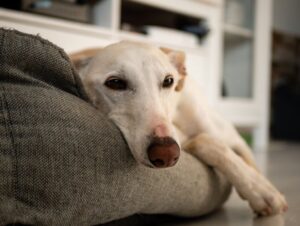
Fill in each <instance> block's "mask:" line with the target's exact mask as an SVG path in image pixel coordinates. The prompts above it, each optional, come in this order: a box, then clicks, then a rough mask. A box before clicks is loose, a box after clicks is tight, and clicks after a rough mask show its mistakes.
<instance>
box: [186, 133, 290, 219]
mask: <svg viewBox="0 0 300 226" xmlns="http://www.w3.org/2000/svg"><path fill="white" fill-rule="evenodd" d="M183 148H184V149H185V151H187V152H189V153H191V154H192V155H194V156H195V157H197V158H198V159H200V160H202V161H203V162H205V163H206V164H208V165H210V166H212V167H215V168H216V169H218V170H219V171H220V172H221V173H223V174H224V175H225V176H226V177H227V179H228V180H229V181H230V182H231V183H232V185H233V186H234V187H235V188H236V190H237V191H238V193H239V194H240V195H241V196H242V197H243V198H245V199H246V200H248V202H249V204H250V206H251V208H252V209H253V210H254V211H255V212H256V213H257V214H259V215H271V214H277V213H281V212H284V211H286V210H287V203H286V201H285V198H284V196H283V195H282V194H281V193H279V192H278V191H277V189H276V188H275V187H274V186H273V185H272V184H271V183H270V182H269V181H268V180H267V179H266V178H265V177H264V176H263V175H262V174H260V173H259V172H258V171H257V170H255V169H254V168H253V167H251V166H249V165H248V164H247V163H246V162H245V161H244V160H243V159H242V158H240V157H239V156H238V155H236V154H235V153H234V152H233V151H232V150H231V149H230V148H229V147H228V146H227V145H226V144H224V143H222V141H219V140H217V139H215V138H214V137H212V136H210V135H208V134H200V135H198V136H196V137H195V138H193V139H192V140H189V141H187V142H186V143H185V144H184V146H183Z"/></svg>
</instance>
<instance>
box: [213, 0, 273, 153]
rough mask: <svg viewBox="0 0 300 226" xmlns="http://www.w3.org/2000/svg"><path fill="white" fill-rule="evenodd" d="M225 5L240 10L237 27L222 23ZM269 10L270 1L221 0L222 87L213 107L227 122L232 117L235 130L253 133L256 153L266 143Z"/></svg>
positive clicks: (267, 131) (224, 21) (225, 22)
mask: <svg viewBox="0 0 300 226" xmlns="http://www.w3.org/2000/svg"><path fill="white" fill-rule="evenodd" d="M229 2H233V3H234V4H235V5H236V4H240V7H237V6H236V8H238V9H243V10H244V11H243V14H241V13H240V12H239V13H238V12H236V14H237V15H244V19H243V20H241V21H242V22H240V24H238V23H239V20H235V21H236V23H230V22H228V21H226V15H227V14H226V7H227V6H228V4H229ZM227 10H228V9H227ZM271 10H272V0H264V1H259V0H224V11H223V12H224V14H223V15H224V20H223V33H222V34H223V48H222V50H223V53H222V54H221V56H222V63H221V65H222V68H223V69H222V71H223V73H221V74H220V80H219V84H221V85H220V86H221V87H222V86H223V87H222V88H220V92H219V95H218V98H217V100H216V101H215V103H216V106H217V108H218V109H219V110H220V111H221V112H223V114H224V115H226V116H227V117H228V118H229V119H232V118H233V117H234V118H235V122H236V123H237V125H238V126H239V127H242V128H246V129H248V130H249V131H252V132H253V135H254V139H253V141H254V143H253V146H254V149H256V150H258V151H263V150H266V148H267V146H268V142H269V76H270V73H269V67H270V50H271V48H270V46H271V43H270V34H271V17H272V14H271ZM224 86H225V87H224ZM222 89H223V92H222ZM224 89H225V91H226V92H225V94H224ZM226 89H227V90H226Z"/></svg>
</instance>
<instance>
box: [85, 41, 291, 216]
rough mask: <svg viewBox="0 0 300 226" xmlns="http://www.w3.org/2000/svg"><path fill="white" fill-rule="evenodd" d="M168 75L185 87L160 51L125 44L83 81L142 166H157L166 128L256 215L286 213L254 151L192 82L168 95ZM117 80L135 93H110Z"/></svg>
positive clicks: (94, 64) (92, 66) (105, 53)
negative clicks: (152, 147)
mask: <svg viewBox="0 0 300 226" xmlns="http://www.w3.org/2000/svg"><path fill="white" fill-rule="evenodd" d="M168 74H171V75H172V76H173V78H174V80H175V83H177V82H178V81H179V79H180V75H179V74H178V72H177V70H176V69H175V67H174V66H173V65H172V63H171V62H170V60H169V58H168V56H167V55H166V54H164V53H163V52H162V51H160V50H159V49H158V48H156V47H153V46H149V45H146V44H140V43H132V42H121V43H117V44H114V45H111V46H108V47H106V48H104V49H103V50H101V51H100V53H99V54H98V55H97V56H96V57H94V58H93V60H92V61H91V62H90V63H89V65H88V67H87V68H86V69H85V70H84V72H83V75H82V80H83V83H84V85H85V87H86V89H87V91H88V94H89V96H90V97H91V99H92V101H93V102H94V104H95V105H96V106H97V107H99V108H101V110H102V111H103V112H105V113H106V114H107V115H108V117H109V118H110V119H112V121H113V122H114V123H115V124H116V125H117V126H118V127H119V128H120V130H121V131H122V133H123V135H124V137H125V139H126V141H127V143H128V145H129V148H130V150H131V152H132V154H133V156H134V157H135V159H136V160H137V162H139V163H142V164H144V165H147V166H151V163H150V161H149V160H148V157H147V151H146V150H147V147H148V145H149V142H150V138H151V136H152V134H153V133H154V131H155V130H157V128H160V127H163V128H164V129H163V130H162V131H163V132H162V133H164V135H165V136H170V137H172V138H174V139H175V140H176V141H177V142H178V144H179V145H180V146H181V147H183V149H184V150H185V151H187V152H190V153H191V154H193V155H194V156H196V157H197V158H199V159H200V160H202V161H204V162H205V163H206V164H208V165H211V166H213V167H215V168H217V169H218V170H220V171H221V172H222V173H223V174H224V175H225V176H227V178H228V180H229V181H230V182H231V183H232V184H233V185H234V186H235V188H236V189H237V191H238V193H239V194H240V195H241V196H242V197H243V198H245V199H247V200H248V201H249V203H250V206H251V207H252V208H253V210H254V211H256V212H258V213H259V214H262V215H269V214H274V213H280V212H283V211H284V210H286V208H287V204H286V201H285V199H284V197H283V196H282V195H281V194H280V193H279V192H278V191H277V190H276V189H275V188H274V187H273V186H272V185H271V183H270V182H269V181H267V179H265V178H264V177H263V176H262V175H261V174H260V173H259V172H258V171H257V169H256V166H255V163H254V160H253V157H252V154H251V150H250V148H249V147H248V146H247V144H246V143H245V142H244V141H243V139H242V138H241V137H240V136H239V134H238V133H237V131H236V130H235V128H234V127H233V126H232V124H231V123H229V122H228V121H226V120H224V119H223V118H222V117H221V116H220V115H218V114H217V113H216V112H215V111H213V110H212V109H211V108H210V107H209V105H208V104H207V103H206V102H205V98H204V97H203V96H202V95H201V93H200V92H199V91H198V87H195V85H194V84H195V83H193V81H192V79H191V77H189V76H187V77H186V81H185V86H184V89H183V90H182V91H179V92H176V91H175V85H174V86H173V87H172V88H170V89H163V88H162V87H161V84H162V82H163V80H164V78H165V76H166V75H168ZM111 75H116V76H119V77H123V78H124V79H126V80H127V81H128V83H129V90H126V91H115V90H111V89H109V88H107V87H105V86H104V82H105V80H106V79H107V78H108V77H109V76H111Z"/></svg>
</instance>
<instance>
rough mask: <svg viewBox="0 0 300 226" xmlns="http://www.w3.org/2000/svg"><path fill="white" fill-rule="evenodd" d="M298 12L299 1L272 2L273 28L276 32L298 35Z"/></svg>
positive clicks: (280, 0)
mask: <svg viewBox="0 0 300 226" xmlns="http://www.w3.org/2000/svg"><path fill="white" fill-rule="evenodd" d="M260 1H261V0H260ZM299 12H300V1H299V0H274V8H273V28H274V29H275V30H278V31H284V32H287V33H290V34H298V35H300V13H299Z"/></svg>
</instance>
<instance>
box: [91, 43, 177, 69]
mask: <svg viewBox="0 0 300 226" xmlns="http://www.w3.org/2000/svg"><path fill="white" fill-rule="evenodd" d="M95 63H97V64H98V63H102V64H105V65H106V66H108V65H110V66H116V67H117V66H120V67H138V68H141V67H143V68H148V69H149V68H152V69H153V70H158V71H159V70H163V71H165V70H166V71H170V72H172V71H173V66H172V64H171V62H170V61H169V59H168V57H167V55H166V54H165V53H163V52H162V51H161V50H160V49H159V48H157V47H155V46H152V45H148V44H143V43H135V42H120V43H117V44H113V45H109V46H107V47H106V48H104V49H103V51H101V52H100V54H99V55H98V56H97V57H96V58H95Z"/></svg>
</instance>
